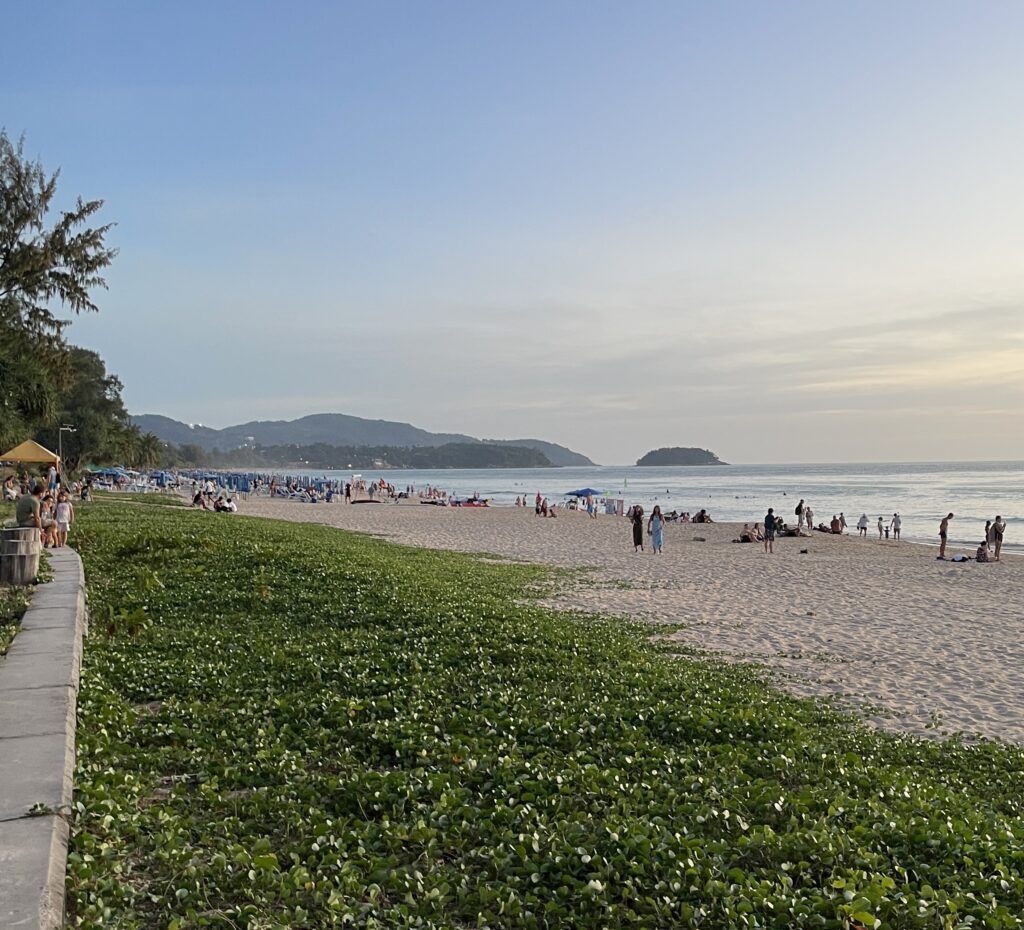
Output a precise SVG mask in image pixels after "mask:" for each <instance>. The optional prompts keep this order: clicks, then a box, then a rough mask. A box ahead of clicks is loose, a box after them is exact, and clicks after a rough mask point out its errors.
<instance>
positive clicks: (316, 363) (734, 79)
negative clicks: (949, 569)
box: [0, 0, 1024, 464]
mask: <svg viewBox="0 0 1024 930" xmlns="http://www.w3.org/2000/svg"><path fill="white" fill-rule="evenodd" d="M4 16H5V32H6V33H7V35H8V36H17V35H22V36H25V37H32V40H31V41H28V40H27V39H26V41H23V42H13V43H5V50H4V58H5V67H4V77H3V79H2V81H0V126H3V127H4V128H6V130H7V132H8V134H9V135H11V136H21V135H24V138H25V146H26V151H27V152H28V153H29V154H30V155H31V156H33V157H38V158H39V159H40V160H41V161H42V163H43V165H44V167H46V168H48V169H56V168H60V169H61V182H60V192H61V196H62V197H63V198H64V202H65V203H70V202H71V200H72V199H73V198H74V197H75V196H78V195H81V196H83V197H86V198H102V199H103V200H104V201H105V206H104V208H103V211H102V213H101V217H102V219H103V220H104V221H108V222H114V223H116V224H117V225H116V227H115V228H114V229H113V231H112V232H111V241H112V244H114V245H115V246H116V247H117V248H118V249H119V250H120V253H119V255H118V258H117V259H116V261H115V263H114V265H113V266H112V267H111V268H110V269H109V273H108V275H107V281H108V285H109V290H108V291H107V292H105V293H102V294H99V295H98V303H99V304H100V307H101V312H100V313H99V314H96V315H91V316H89V317H82V318H79V319H77V320H76V321H75V323H74V325H73V326H72V327H71V329H70V330H69V338H70V339H71V340H72V341H73V342H75V343H77V344H80V345H85V346H88V347H90V348H93V349H96V350H97V351H99V352H100V354H101V355H102V356H103V358H104V359H105V361H106V362H107V365H108V368H109V369H111V370H112V371H114V372H116V373H117V374H118V375H119V376H120V378H121V380H122V381H123V382H124V385H125V389H124V396H125V400H126V402H127V405H128V407H129V410H130V411H131V412H133V413H162V414H165V415H167V416H171V417H175V418H177V419H180V420H184V421H186V422H195V423H204V424H207V425H210V426H215V427H222V426H227V425H231V424H234V423H240V422H244V421H248V420H252V419H278V418H283V419H284V418H286V419H291V418H294V417H298V416H302V415H304V414H308V413H316V412H342V413H349V414H353V415H357V416H363V417H369V418H373V419H377V418H381V419H393V420H402V421H405V422H411V423H414V424H415V425H417V426H420V427H423V428H426V429H431V430H437V431H450V432H463V433H470V434H472V435H477V436H484V437H496V438H504V437H509V438H512V437H535V438H542V439H548V440H551V441H555V442H560V443H563V444H566V445H568V446H570V447H572V448H574V449H577V450H578V451H581V452H584V453H586V454H587V455H589V456H591V457H592V458H593V459H594V460H595V461H598V462H601V463H603V464H625V463H630V462H632V461H634V460H635V459H637V458H638V457H639V456H640V455H642V454H643V453H644V452H646V451H647V450H649V449H652V448H656V447H660V446H666V445H682V446H691V445H692V446H701V447H705V448H709V449H712V450H714V451H715V452H717V453H718V454H719V455H720V456H721V457H722V458H723V459H725V460H727V461H731V462H745V463H760V462H857V461H874V462H877V461H922V460H970V459H1024V414H1022V411H1024V260H1022V257H1024V171H1021V168H1020V164H1021V152H1024V107H1022V106H1021V100H1022V99H1024V97H1022V95H1024V56H1022V55H1021V54H1020V49H1021V43H1022V39H1024V4H1020V3H1019V2H1016V0H1015V2H1005V3H1003V2H986V0H980V2H977V3H969V4H967V3H962V2H947V0H919V2H915V0H904V2H900V3H891V2H888V0H887V2H870V0H864V2H858V3H855V4H841V3H826V4H822V3H820V2H808V3H798V2H779V3H770V4H766V3H763V2H749V3H748V2H729V0H725V2H721V3H686V2H682V0H673V2H643V0H641V2H638V3H628V4H627V3H606V2H600V0H587V2H582V0H581V2H554V3H552V2H527V0H523V2H519V3H515V4H501V5H499V4H483V3H478V2H455V0H451V2H448V0H445V2H440V0H435V2H423V3H408V2H393V3H392V2H375V3H370V4H367V3H363V4H345V3H335V2H330V3H319V2H306V3H302V4H284V3H261V2H253V0H247V2H244V3H242V2H218V3H193V2H180V3H175V4H140V3H134V2H123V3H110V2H103V0H95V2H90V3H88V4H82V3H64V4H61V3H51V4H47V5H46V8H45V10H43V9H42V8H40V7H39V6H38V5H34V4H17V5H14V6H12V7H11V8H10V9H8V10H6V11H5V14H4Z"/></svg>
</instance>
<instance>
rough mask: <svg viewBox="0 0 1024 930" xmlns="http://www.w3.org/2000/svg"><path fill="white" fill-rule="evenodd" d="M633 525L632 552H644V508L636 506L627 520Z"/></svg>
mask: <svg viewBox="0 0 1024 930" xmlns="http://www.w3.org/2000/svg"><path fill="white" fill-rule="evenodd" d="M629 519H630V522H631V523H632V524H633V551H634V552H643V551H644V508H643V507H641V506H640V505H639V504H637V505H636V506H635V507H634V508H633V515H632V516H631V517H630V518H629Z"/></svg>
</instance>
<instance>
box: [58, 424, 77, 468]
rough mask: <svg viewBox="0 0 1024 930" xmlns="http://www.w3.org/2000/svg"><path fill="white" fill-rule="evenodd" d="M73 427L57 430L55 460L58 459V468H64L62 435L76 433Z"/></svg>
mask: <svg viewBox="0 0 1024 930" xmlns="http://www.w3.org/2000/svg"><path fill="white" fill-rule="evenodd" d="M77 432H78V430H76V429H75V428H74V427H73V426H62V427H61V428H60V429H58V430H57V458H59V459H60V467H61V468H62V469H63V468H64V434H65V433H77Z"/></svg>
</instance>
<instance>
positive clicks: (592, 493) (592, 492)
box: [565, 488, 601, 497]
mask: <svg viewBox="0 0 1024 930" xmlns="http://www.w3.org/2000/svg"><path fill="white" fill-rule="evenodd" d="M600 493H601V492H600V491H599V490H598V489H597V488H580V489H579V490H578V491H566V492H565V496H566V497H597V496H598V495H599V494H600Z"/></svg>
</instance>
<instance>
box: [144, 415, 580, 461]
mask: <svg viewBox="0 0 1024 930" xmlns="http://www.w3.org/2000/svg"><path fill="white" fill-rule="evenodd" d="M131 419H132V422H133V423H134V424H135V425H136V426H138V427H139V429H141V430H142V431H143V432H147V433H153V434H154V435H155V436H157V437H158V438H159V439H161V440H163V441H164V442H169V443H173V444H174V445H176V446H184V445H196V446H199V447H200V448H201V449H203V450H205V451H207V452H211V451H213V450H214V449H219V450H220V451H221V452H230V451H232V450H234V449H240V448H243V447H244V448H251V447H253V446H289V445H295V446H311V445H317V444H323V445H329V446H349V447H367V446H377V447H380V446H390V447H397V448H419V447H424V446H444V445H449V444H455V445H465V444H472V443H479V442H480V440H479V439H477V438H475V437H474V436H466V435H463V434H461V433H431V432H428V431H427V430H423V429H419V428H418V427H416V426H412V425H411V424H409V423H396V422H392V421H390V420H365V419H363V418H362V417H352V416H348V415H347V414H344V413H314V414H311V415H310V416H306V417H300V418H299V419H298V420H253V421H252V422H249V423H241V424H239V425H238V426H227V427H225V428H224V429H212V428H211V427H208V426H191V425H189V424H188V423H182V422H180V421H179V420H172V419H171V418H170V417H164V416H160V415H159V414H151V413H147V414H141V415H139V416H133V417H132V418H131ZM485 442H486V443H487V444H488V445H510V446H520V447H522V448H526V449H535V450H537V451H538V452H540V453H541V454H542V456H543V457H544V458H545V460H546V461H550V462H551V463H552V464H554V465H593V464H594V463H593V462H592V461H590V459H588V458H587V457H586V456H585V455H580V453H578V452H573V451H572V450H571V449H567V448H566V447H565V446H560V445H557V444H556V443H553V442H545V441H544V440H541V439H488V440H485Z"/></svg>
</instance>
